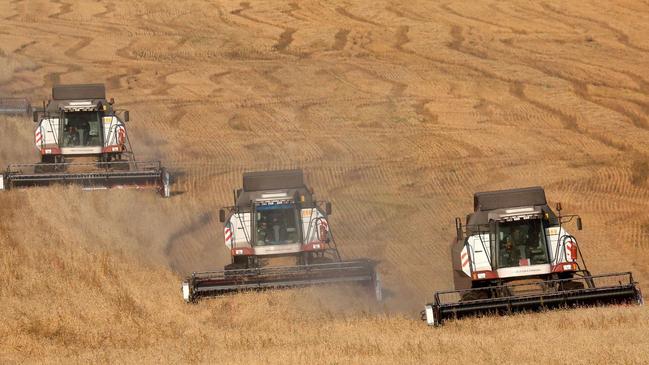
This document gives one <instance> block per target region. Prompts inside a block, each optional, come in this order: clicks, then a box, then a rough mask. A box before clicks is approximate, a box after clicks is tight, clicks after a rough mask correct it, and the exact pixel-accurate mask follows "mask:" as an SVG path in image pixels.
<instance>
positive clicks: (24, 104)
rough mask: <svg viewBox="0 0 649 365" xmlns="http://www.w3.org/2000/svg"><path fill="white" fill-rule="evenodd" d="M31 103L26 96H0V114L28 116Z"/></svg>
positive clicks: (30, 110)
mask: <svg viewBox="0 0 649 365" xmlns="http://www.w3.org/2000/svg"><path fill="white" fill-rule="evenodd" d="M31 113H32V105H31V104H30V103H29V100H27V99H26V98H0V115H9V116H28V115H30V114H31Z"/></svg>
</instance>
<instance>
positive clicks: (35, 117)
mask: <svg viewBox="0 0 649 365" xmlns="http://www.w3.org/2000/svg"><path fill="white" fill-rule="evenodd" d="M32 119H34V123H38V110H34V112H33V113H32Z"/></svg>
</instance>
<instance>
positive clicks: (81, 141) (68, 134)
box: [62, 112, 101, 147]
mask: <svg viewBox="0 0 649 365" xmlns="http://www.w3.org/2000/svg"><path fill="white" fill-rule="evenodd" d="M63 120H64V123H63V138H62V142H63V147H83V146H101V137H100V135H99V113H98V112H70V113H65V115H64V119H63Z"/></svg>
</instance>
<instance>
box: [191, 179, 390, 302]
mask: <svg viewBox="0 0 649 365" xmlns="http://www.w3.org/2000/svg"><path fill="white" fill-rule="evenodd" d="M234 195H235V198H234V203H235V205H234V206H232V207H229V208H227V209H221V211H220V212H219V213H220V214H219V218H220V220H221V222H224V238H225V245H226V246H227V247H228V249H229V251H230V254H231V257H232V263H231V264H229V265H227V266H226V267H225V268H224V270H220V271H213V272H202V273H193V274H192V275H190V276H189V277H187V278H186V279H185V281H183V283H182V293H183V298H184V299H185V301H187V302H191V301H194V300H195V299H197V298H199V297H202V296H210V295H212V296H213V295H219V294H223V293H228V292H237V291H245V290H261V289H269V288H288V287H298V286H307V285H318V284H333V283H360V284H363V285H365V286H366V287H368V288H370V289H371V292H372V293H373V295H375V296H376V299H377V300H379V301H380V300H381V284H380V281H379V274H378V272H376V267H375V266H376V264H375V263H374V262H372V261H369V260H357V261H342V260H341V259H340V255H339V253H338V249H337V248H336V244H335V242H334V237H333V234H332V233H331V228H330V227H329V222H328V219H327V218H328V215H329V214H331V203H323V202H319V201H316V200H315V198H314V195H313V191H312V190H310V189H308V188H307V187H306V186H305V184H304V181H303V174H302V171H301V170H284V171H267V172H252V173H245V174H244V175H243V189H240V190H237V191H236V192H235V193H234ZM282 259H283V260H284V261H286V260H289V261H290V262H289V265H290V266H286V264H284V265H283V266H277V265H275V266H273V265H271V263H272V261H277V260H280V261H281V260H282ZM293 262H294V264H293Z"/></svg>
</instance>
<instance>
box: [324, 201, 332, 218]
mask: <svg viewBox="0 0 649 365" xmlns="http://www.w3.org/2000/svg"><path fill="white" fill-rule="evenodd" d="M325 213H327V215H331V203H329V202H327V204H325Z"/></svg>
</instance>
